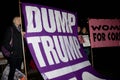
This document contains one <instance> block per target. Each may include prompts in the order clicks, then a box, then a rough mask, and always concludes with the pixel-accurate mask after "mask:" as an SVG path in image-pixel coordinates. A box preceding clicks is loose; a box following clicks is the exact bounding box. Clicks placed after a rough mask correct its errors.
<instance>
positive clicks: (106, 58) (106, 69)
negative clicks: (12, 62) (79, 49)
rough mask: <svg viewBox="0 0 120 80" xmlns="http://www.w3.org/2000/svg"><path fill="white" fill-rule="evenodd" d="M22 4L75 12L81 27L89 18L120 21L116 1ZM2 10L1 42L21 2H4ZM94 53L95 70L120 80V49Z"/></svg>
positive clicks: (55, 0)
mask: <svg viewBox="0 0 120 80" xmlns="http://www.w3.org/2000/svg"><path fill="white" fill-rule="evenodd" d="M20 2H28V3H35V4H40V5H45V6H50V7H56V8H60V9H63V10H68V11H71V12H75V13H77V17H78V25H80V26H84V25H86V24H87V20H88V19H89V18H98V19H99V18H100V19H101V18H102V19H115V18H118V19H120V11H119V10H120V9H119V8H120V4H119V2H118V1H116V0H108V1H105V0H95V1H93V0H21V1H20ZM0 10H1V11H0V40H2V37H3V36H4V35H3V34H4V31H5V29H6V28H7V27H8V26H9V25H11V23H12V18H13V17H14V16H16V15H18V14H19V1H18V0H14V1H9V0H8V1H5V0H4V1H3V2H1V3H0ZM0 42H1V41H0ZM0 44H1V43H0ZM92 51H93V57H94V58H93V59H94V68H95V69H96V70H97V71H98V72H100V73H101V74H103V75H105V76H107V77H110V78H113V80H120V66H119V64H120V62H119V61H120V57H119V53H120V47H106V48H94V49H92Z"/></svg>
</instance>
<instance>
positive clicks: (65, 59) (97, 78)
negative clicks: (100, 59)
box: [22, 3, 106, 80]
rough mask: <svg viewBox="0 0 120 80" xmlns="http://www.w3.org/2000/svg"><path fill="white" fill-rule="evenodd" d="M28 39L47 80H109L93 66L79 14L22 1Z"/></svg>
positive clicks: (35, 58)
mask: <svg viewBox="0 0 120 80" xmlns="http://www.w3.org/2000/svg"><path fill="white" fill-rule="evenodd" d="M22 13H23V15H24V21H25V30H26V37H25V38H26V41H27V44H28V47H29V49H30V52H31V55H32V57H33V59H34V61H35V64H36V65H37V68H38V70H39V72H40V73H41V75H42V76H43V78H44V80H106V79H102V78H103V77H102V76H101V75H100V74H98V73H97V72H96V71H95V70H94V68H92V66H91V64H90V62H89V61H88V59H87V57H86V54H85V53H84V51H83V48H82V46H81V45H80V43H79V40H78V35H77V23H76V22H77V21H76V19H77V18H76V15H75V14H74V13H70V12H68V11H65V10H61V9H55V8H51V7H48V6H42V5H37V4H29V3H22Z"/></svg>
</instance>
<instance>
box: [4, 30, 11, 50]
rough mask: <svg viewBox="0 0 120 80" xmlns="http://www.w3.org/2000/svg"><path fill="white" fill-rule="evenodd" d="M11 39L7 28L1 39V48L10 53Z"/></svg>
mask: <svg viewBox="0 0 120 80" xmlns="http://www.w3.org/2000/svg"><path fill="white" fill-rule="evenodd" d="M11 38H12V31H11V28H8V29H7V30H6V32H5V36H4V39H3V46H4V47H5V48H6V49H7V50H9V51H10V52H11V51H12V47H11V45H10V41H11Z"/></svg>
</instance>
